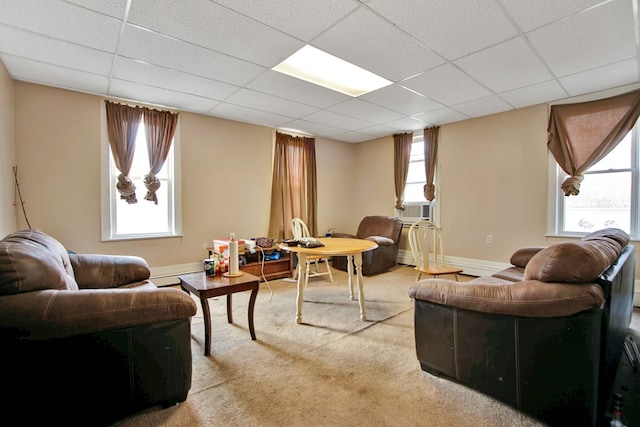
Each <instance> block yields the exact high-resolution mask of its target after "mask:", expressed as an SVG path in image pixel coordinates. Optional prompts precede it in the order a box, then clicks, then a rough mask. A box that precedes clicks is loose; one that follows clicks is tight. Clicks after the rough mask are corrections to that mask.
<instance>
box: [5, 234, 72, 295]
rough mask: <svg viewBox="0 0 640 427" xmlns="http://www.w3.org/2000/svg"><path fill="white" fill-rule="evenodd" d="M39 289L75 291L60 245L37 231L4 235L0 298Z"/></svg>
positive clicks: (66, 259) (65, 255)
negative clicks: (0, 296)
mask: <svg viewBox="0 0 640 427" xmlns="http://www.w3.org/2000/svg"><path fill="white" fill-rule="evenodd" d="M42 289H69V290H77V289H78V285H77V284H76V281H75V278H74V275H73V268H72V267H71V263H70V261H69V255H68V253H67V251H66V249H65V248H64V246H62V245H61V244H60V242H58V241H57V240H56V239H54V238H53V237H51V236H48V235H47V234H45V233H43V232H42V231H39V230H21V231H17V232H15V233H13V234H10V235H8V236H6V237H5V238H4V239H2V240H1V241H0V295H11V294H18V293H22V292H30V291H36V290H42Z"/></svg>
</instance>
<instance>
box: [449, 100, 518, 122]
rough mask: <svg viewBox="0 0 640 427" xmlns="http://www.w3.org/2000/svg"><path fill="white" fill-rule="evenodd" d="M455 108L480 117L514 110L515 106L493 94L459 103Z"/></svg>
mask: <svg viewBox="0 0 640 427" xmlns="http://www.w3.org/2000/svg"><path fill="white" fill-rule="evenodd" d="M455 109H456V111H459V112H461V113H462V114H465V115H467V116H469V117H480V116H486V115H489V114H495V113H500V112H503V111H508V110H513V107H512V106H511V105H509V104H507V103H506V102H504V101H503V100H502V99H500V98H498V97H497V96H493V95H492V96H488V97H486V98H480V99H475V100H473V101H470V102H465V103H464V104H458V105H456V106H455Z"/></svg>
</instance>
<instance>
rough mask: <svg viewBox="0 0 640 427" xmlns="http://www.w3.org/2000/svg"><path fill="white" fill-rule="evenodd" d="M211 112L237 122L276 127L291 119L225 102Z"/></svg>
mask: <svg viewBox="0 0 640 427" xmlns="http://www.w3.org/2000/svg"><path fill="white" fill-rule="evenodd" d="M211 113H212V114H213V115H215V116H220V117H226V118H229V119H232V120H237V121H239V122H245V123H255V124H260V125H264V126H272V127H278V126H281V125H283V124H285V123H288V122H289V121H291V117H285V116H281V115H279V114H273V113H270V112H267V111H260V110H255V109H253V108H247V107H243V106H240V105H232V104H226V103H220V104H219V105H217V106H216V107H215V108H214V109H213V110H211Z"/></svg>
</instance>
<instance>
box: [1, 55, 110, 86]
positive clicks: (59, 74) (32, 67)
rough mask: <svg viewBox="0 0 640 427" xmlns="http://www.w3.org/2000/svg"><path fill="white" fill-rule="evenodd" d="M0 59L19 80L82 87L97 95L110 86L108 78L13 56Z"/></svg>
mask: <svg viewBox="0 0 640 427" xmlns="http://www.w3.org/2000/svg"><path fill="white" fill-rule="evenodd" d="M0 58H1V59H2V62H3V63H4V65H5V66H6V67H7V69H8V70H11V71H10V73H11V75H12V76H16V78H17V79H18V80H24V81H27V82H32V83H38V84H41V85H46V86H53V87H59V88H64V89H71V90H78V89H77V88H78V87H81V88H82V89H83V90H82V92H88V93H95V94H100V93H105V92H106V91H107V86H108V84H109V79H108V78H107V77H105V76H101V75H98V74H93V73H87V72H84V71H78V70H73V69H70V68H65V67H59V66H57V65H51V64H45V63H44V62H36V61H32V60H30V59H25V58H19V57H17V56H11V55H0Z"/></svg>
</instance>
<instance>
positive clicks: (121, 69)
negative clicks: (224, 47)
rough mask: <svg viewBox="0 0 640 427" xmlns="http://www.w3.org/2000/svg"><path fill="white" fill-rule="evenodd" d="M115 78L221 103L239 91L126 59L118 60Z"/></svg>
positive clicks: (225, 85) (196, 77)
mask: <svg viewBox="0 0 640 427" xmlns="http://www.w3.org/2000/svg"><path fill="white" fill-rule="evenodd" d="M113 77H114V78H117V79H120V80H127V81H131V82H139V83H142V84H145V85H147V86H155V87H157V88H161V89H162V88H164V89H169V90H172V91H176V92H182V93H188V94H191V95H196V96H199V97H203V98H211V99H214V100H219V101H222V100H223V99H226V98H227V97H229V96H230V95H231V94H233V93H234V92H236V91H238V87H237V86H232V85H229V84H226V83H222V82H218V81H215V80H210V79H205V78H203V77H199V76H194V75H191V74H186V73H181V72H178V71H176V70H172V69H169V68H163V67H158V66H156V65H151V64H148V63H146V62H141V61H134V60H131V59H127V58H124V57H120V58H118V61H117V63H116V67H115V71H114V74H113Z"/></svg>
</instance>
